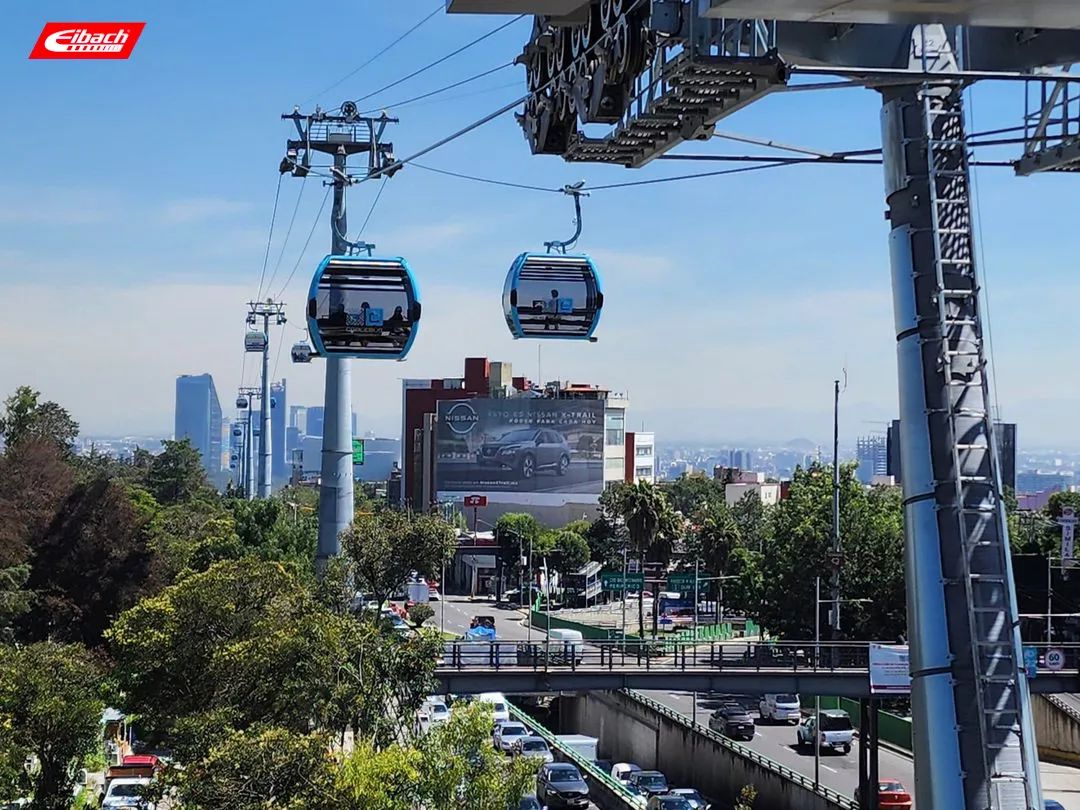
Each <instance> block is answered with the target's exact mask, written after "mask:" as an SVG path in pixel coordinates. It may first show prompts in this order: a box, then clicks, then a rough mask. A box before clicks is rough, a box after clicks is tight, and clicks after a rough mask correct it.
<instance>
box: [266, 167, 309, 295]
mask: <svg viewBox="0 0 1080 810" xmlns="http://www.w3.org/2000/svg"><path fill="white" fill-rule="evenodd" d="M306 187H307V175H304V177H303V178H302V179H301V181H300V191H299V192H298V193H297V195H296V204H295V205H294V206H293V211H292V216H291V217H290V218H289V227H288V228H287V229H286V230H285V239H284V240H283V241H282V243H281V250H280V251H279V252H278V257H277V261H276V262H274V271H273V272H272V273H271V274H270V280H269V281H268V282H266V287H267V289H270V288H272V287H273V286H274V279H275V278H277V273H278V269H279V268H280V267H281V260H282V259H283V258H284V256H285V248H286V247H288V245H289V236H290V234H292V229H293V224H294V223H295V222H296V213H297V212H298V211H299V210H300V200H302V199H303V197H304V189H305V188H306Z"/></svg>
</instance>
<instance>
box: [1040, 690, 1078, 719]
mask: <svg viewBox="0 0 1080 810" xmlns="http://www.w3.org/2000/svg"><path fill="white" fill-rule="evenodd" d="M1043 697H1044V698H1046V699H1047V700H1048V701H1050V703H1052V704H1053V705H1054V708H1056V709H1058V710H1060V711H1062V712H1064V713H1065V714H1067V715H1068V716H1069V717H1070V718H1071V719H1072V720H1073V721H1074V722H1077V723H1080V711H1077V710H1076V709H1075V708H1074V707H1073V706H1070V705H1069V704H1068V703H1066V702H1065V701H1064V700H1062V699H1061V698H1059V697H1058V696H1057V695H1043Z"/></svg>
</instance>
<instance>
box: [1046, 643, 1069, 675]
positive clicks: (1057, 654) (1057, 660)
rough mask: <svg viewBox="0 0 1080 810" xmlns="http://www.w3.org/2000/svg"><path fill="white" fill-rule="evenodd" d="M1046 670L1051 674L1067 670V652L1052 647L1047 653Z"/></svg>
mask: <svg viewBox="0 0 1080 810" xmlns="http://www.w3.org/2000/svg"><path fill="white" fill-rule="evenodd" d="M1045 660H1046V668H1047V669H1048V670H1050V671H1051V672H1060V671H1061V670H1062V669H1064V668H1065V651H1064V650H1062V649H1060V648H1058V647H1051V648H1050V649H1049V650H1047V651H1046V659H1045Z"/></svg>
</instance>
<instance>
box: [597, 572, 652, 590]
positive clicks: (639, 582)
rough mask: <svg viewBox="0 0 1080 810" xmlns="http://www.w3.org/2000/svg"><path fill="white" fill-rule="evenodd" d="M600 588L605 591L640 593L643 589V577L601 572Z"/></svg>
mask: <svg viewBox="0 0 1080 810" xmlns="http://www.w3.org/2000/svg"><path fill="white" fill-rule="evenodd" d="M600 587H601V588H603V589H604V590H605V591H640V590H641V589H642V588H644V587H645V575H644V574H624V573H623V572H622V571H601V572H600Z"/></svg>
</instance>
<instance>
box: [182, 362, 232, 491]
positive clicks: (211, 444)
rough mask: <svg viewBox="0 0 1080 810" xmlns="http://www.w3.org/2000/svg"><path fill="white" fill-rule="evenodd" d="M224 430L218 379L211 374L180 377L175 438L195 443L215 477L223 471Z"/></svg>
mask: <svg viewBox="0 0 1080 810" xmlns="http://www.w3.org/2000/svg"><path fill="white" fill-rule="evenodd" d="M221 431H222V427H221V402H220V400H218V395H217V389H216V388H215V387H214V378H213V377H211V376H210V375H209V374H197V375H192V374H184V375H183V376H180V377H177V378H176V417H175V429H174V430H173V436H174V437H175V438H176V439H189V440H190V441H191V444H192V446H194V447H195V449H196V450H198V451H199V455H201V456H202V461H203V467H204V468H206V474H207V475H208V476H210V477H211V478H214V477H215V476H217V475H218V474H219V473H220V472H221V453H222V446H221Z"/></svg>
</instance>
